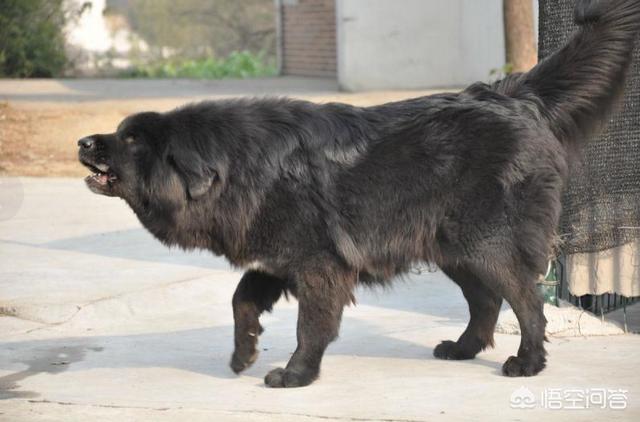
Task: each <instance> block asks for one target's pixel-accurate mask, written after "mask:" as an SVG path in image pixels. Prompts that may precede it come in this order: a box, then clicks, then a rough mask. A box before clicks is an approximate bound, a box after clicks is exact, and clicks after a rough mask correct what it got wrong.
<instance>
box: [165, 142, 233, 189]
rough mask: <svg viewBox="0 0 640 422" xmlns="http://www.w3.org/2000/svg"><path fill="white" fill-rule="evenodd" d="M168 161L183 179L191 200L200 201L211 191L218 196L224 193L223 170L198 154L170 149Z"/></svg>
mask: <svg viewBox="0 0 640 422" xmlns="http://www.w3.org/2000/svg"><path fill="white" fill-rule="evenodd" d="M168 160H169V162H170V163H171V164H172V165H173V166H174V167H175V168H176V170H177V171H178V173H179V174H180V176H181V177H182V179H183V181H184V183H185V186H186V188H187V192H188V193H189V197H190V198H191V199H198V198H200V197H202V196H203V195H204V194H206V193H208V192H210V191H213V192H214V193H215V196H218V195H219V194H220V192H221V191H222V186H221V184H222V177H221V176H222V174H221V173H222V172H221V170H220V169H217V168H216V165H215V163H213V162H208V160H205V159H203V157H202V156H201V155H200V154H199V153H198V152H196V151H190V150H186V149H184V148H170V149H169V156H168Z"/></svg>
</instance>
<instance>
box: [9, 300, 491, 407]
mask: <svg viewBox="0 0 640 422" xmlns="http://www.w3.org/2000/svg"><path fill="white" fill-rule="evenodd" d="M266 328H267V330H266V331H265V333H264V334H263V335H262V336H261V339H260V343H259V351H260V356H259V359H258V360H257V362H256V363H255V364H254V365H253V366H252V367H251V368H249V369H248V370H247V371H245V372H244V373H243V375H242V376H246V377H252V378H255V381H256V384H261V383H262V378H263V377H264V375H265V374H266V373H267V372H269V371H270V370H271V369H273V368H275V367H277V366H283V365H284V364H286V362H287V360H288V359H289V357H290V356H291V352H293V350H294V349H295V346H296V339H295V310H294V309H287V310H284V311H281V312H280V316H278V317H277V318H275V317H274V318H272V320H271V321H269V323H268V324H267V325H266ZM396 334H397V333H385V332H384V331H383V330H381V329H380V327H377V326H373V325H371V324H369V323H367V322H364V321H362V320H360V319H356V318H353V317H347V318H345V319H344V321H343V327H342V331H341V338H339V339H338V340H337V341H336V342H334V343H333V344H332V345H331V346H330V347H329V349H328V350H327V354H326V356H336V357H337V356H345V355H346V356H353V357H368V358H392V359H415V360H425V359H435V358H434V357H433V348H432V347H429V346H426V345H425V344H424V343H420V342H417V341H416V342H413V341H408V340H404V339H400V338H398V337H397V336H396ZM422 337H426V336H425V335H424V330H422V331H421V333H420V340H425V339H424V338H422ZM232 348H233V327H232V326H230V325H224V326H216V327H209V328H198V329H188V330H181V331H173V332H156V333H147V334H136V335H110V336H95V337H66V338H58V339H45V340H32V341H19V342H5V343H0V352H2V354H3V355H4V356H5V357H7V358H8V359H4V360H3V361H2V362H3V363H0V370H3V371H5V372H6V371H14V372H11V373H10V374H9V375H5V376H2V377H0V399H8V398H32V397H37V396H38V395H39V394H38V393H37V392H33V391H26V390H24V389H22V388H21V387H20V384H21V381H23V380H25V379H26V378H28V377H31V376H34V375H38V374H43V373H48V374H57V373H61V372H65V371H89V370H92V369H101V368H114V369H123V368H174V369H179V370H183V371H189V372H194V373H199V374H203V375H206V376H211V377H216V378H222V379H227V378H236V377H238V375H236V374H234V373H233V372H232V371H231V369H230V368H229V365H228V363H229V360H230V356H231V352H232ZM442 364H443V365H445V364H446V363H445V362H442ZM466 364H474V365H484V366H488V367H490V368H492V369H494V371H493V372H495V370H496V369H497V368H499V366H500V364H499V363H498V362H491V361H487V360H483V359H482V358H479V359H475V360H473V361H468V362H466ZM19 367H23V369H20V370H16V368H19ZM24 367H26V368H24Z"/></svg>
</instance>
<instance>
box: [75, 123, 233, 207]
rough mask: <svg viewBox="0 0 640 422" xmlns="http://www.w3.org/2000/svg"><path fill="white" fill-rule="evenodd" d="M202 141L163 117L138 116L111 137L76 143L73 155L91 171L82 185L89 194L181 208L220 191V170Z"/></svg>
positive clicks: (136, 205) (120, 126)
mask: <svg viewBox="0 0 640 422" xmlns="http://www.w3.org/2000/svg"><path fill="white" fill-rule="evenodd" d="M203 141H206V140H203V139H201V137H198V136H197V135H194V133H192V131H191V129H190V128H189V127H188V125H185V124H176V123H175V122H174V121H172V119H171V118H170V117H168V116H167V115H165V114H159V113H152V112H148V113H140V114H135V115H133V116H130V117H127V118H126V119H125V120H124V121H122V123H120V125H119V126H118V128H117V130H116V132H115V133H110V134H97V135H91V136H87V137H84V138H82V139H80V140H79V141H78V147H79V152H78V157H79V160H80V162H81V163H82V164H83V165H85V166H86V167H87V168H89V169H90V170H91V171H92V175H90V176H87V177H86V178H85V182H86V184H87V186H88V187H89V189H91V191H93V192H94V193H97V194H101V195H107V196H117V197H120V198H123V199H125V200H126V201H127V202H128V203H129V204H130V205H132V206H133V207H134V208H137V207H138V206H141V205H144V204H149V203H151V202H152V203H154V204H158V205H163V206H166V205H171V206H175V207H184V206H185V205H186V204H188V203H189V202H191V201H198V200H201V199H203V197H206V196H210V195H219V194H220V191H221V189H222V175H223V173H224V172H223V171H221V169H220V168H216V162H219V160H215V159H214V157H212V152H211V150H210V149H209V148H206V147H203V145H202V144H206V142H203Z"/></svg>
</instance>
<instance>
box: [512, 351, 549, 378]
mask: <svg viewBox="0 0 640 422" xmlns="http://www.w3.org/2000/svg"><path fill="white" fill-rule="evenodd" d="M544 367H545V359H544V357H542V358H537V359H536V358H522V357H518V356H510V357H509V359H507V361H506V362H505V363H504V365H502V375H505V376H507V377H531V376H534V375H536V374H537V373H538V372H540V371H542V370H543V369H544Z"/></svg>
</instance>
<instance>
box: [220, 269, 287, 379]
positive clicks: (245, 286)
mask: <svg viewBox="0 0 640 422" xmlns="http://www.w3.org/2000/svg"><path fill="white" fill-rule="evenodd" d="M286 291H287V283H286V281H285V280H282V279H280V278H277V277H274V276H272V275H269V274H265V273H263V272H259V271H247V272H246V273H245V274H244V275H243V276H242V279H241V280H240V283H239V284H238V287H237V288H236V291H235V293H234V295H233V301H232V304H233V319H234V321H235V328H234V337H235V350H234V351H233V355H232V357H231V363H230V366H231V369H232V370H233V371H234V372H235V373H239V372H241V371H243V370H245V369H247V368H248V367H249V366H251V364H253V362H255V360H256V358H257V357H258V351H257V349H256V345H257V344H258V336H259V335H260V334H261V333H262V331H263V329H262V326H261V325H260V322H259V320H258V318H259V317H260V314H262V313H263V312H264V311H269V312H270V311H271V309H272V308H273V304H274V303H276V302H277V301H278V299H279V298H280V296H281V295H282V293H283V292H286Z"/></svg>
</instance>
